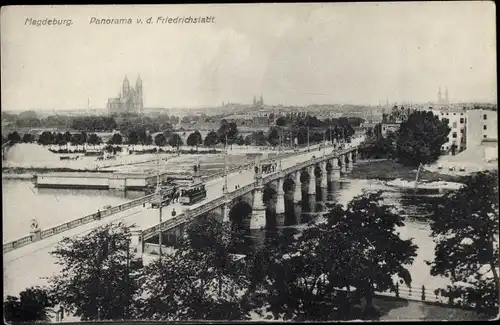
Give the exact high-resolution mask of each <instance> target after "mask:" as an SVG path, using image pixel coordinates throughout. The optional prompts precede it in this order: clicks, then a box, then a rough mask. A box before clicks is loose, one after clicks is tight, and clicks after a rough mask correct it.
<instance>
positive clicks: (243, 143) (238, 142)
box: [236, 134, 245, 146]
mask: <svg viewBox="0 0 500 325" xmlns="http://www.w3.org/2000/svg"><path fill="white" fill-rule="evenodd" d="M236 144H237V145H239V146H244V145H245V139H244V138H243V135H241V134H240V135H239V136H238V140H236Z"/></svg>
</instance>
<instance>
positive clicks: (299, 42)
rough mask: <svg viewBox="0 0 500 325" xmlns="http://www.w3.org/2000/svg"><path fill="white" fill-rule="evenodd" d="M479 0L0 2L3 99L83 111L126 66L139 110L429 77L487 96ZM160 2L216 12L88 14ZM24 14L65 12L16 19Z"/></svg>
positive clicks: (412, 87)
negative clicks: (52, 21)
mask: <svg viewBox="0 0 500 325" xmlns="http://www.w3.org/2000/svg"><path fill="white" fill-rule="evenodd" d="M488 4H489V2H474V3H471V2H462V3H457V2H454V3H378V4H377V3H349V4H340V3H337V4H335V3H332V4H281V5H277V4H255V5H211V6H203V5H196V6H186V5H182V6H168V7H165V6H156V7H157V8H154V7H153V8H152V7H151V6H137V7H135V8H128V7H127V6H115V7H113V8H109V7H99V9H97V7H96V6H84V7H81V10H78V13H76V11H75V10H74V7H63V6H55V7H52V8H51V7H44V6H33V7H24V8H18V7H7V8H5V7H3V8H2V39H3V40H2V94H3V96H2V109H4V110H9V111H24V110H29V109H34V110H65V109H87V108H88V101H89V98H90V100H91V108H103V109H105V108H106V102H107V100H108V98H110V97H114V96H115V95H116V93H117V92H118V88H117V85H120V84H121V82H122V81H123V76H124V75H125V74H126V75H128V76H129V78H134V79H135V78H136V77H137V76H138V75H140V76H141V78H142V80H143V82H144V107H145V108H153V107H155V108H156V107H165V108H169V107H179V108H185V109H188V108H201V107H217V106H220V103H221V102H225V103H227V102H231V103H243V104H246V103H251V102H252V97H253V95H254V94H263V95H264V98H265V99H266V100H265V103H266V104H268V105H271V106H272V105H280V104H282V105H284V106H292V105H293V106H308V105H315V104H316V105H321V104H325V105H327V104H332V105H333V104H353V105H372V106H376V105H377V103H379V102H380V103H381V104H382V105H383V104H384V103H385V99H386V98H388V99H389V100H390V101H391V102H398V103H399V102H413V103H428V102H434V101H435V100H436V93H437V89H438V87H442V88H443V89H444V87H447V88H448V89H449V92H450V99H449V100H450V103H457V102H492V103H496V52H495V51H496V43H495V42H496V40H495V14H494V5H492V6H491V5H490V6H488ZM164 8H168V12H167V13H168V15H169V16H172V17H174V16H181V15H192V16H198V15H203V16H205V15H212V16H214V17H215V23H214V24H205V25H163V24H158V25H157V24H152V25H137V24H134V25H98V26H97V25H96V26H94V25H89V22H88V20H89V19H90V17H98V18H123V17H129V16H130V17H131V18H132V19H133V20H135V19H136V18H140V17H149V16H152V15H154V16H153V17H156V15H167V13H163V12H164V11H166V10H165V9H164ZM19 9H22V11H21V10H19ZM7 12H8V15H6V13H7ZM25 17H33V18H34V19H35V18H36V19H40V18H43V17H48V18H51V17H58V19H59V18H62V17H65V18H69V19H73V20H74V24H73V25H72V26H68V27H36V26H35V27H32V26H24V24H25V21H24V18H25ZM257 22H258V23H257ZM479 31H481V32H480V33H479ZM145 35H146V36H145Z"/></svg>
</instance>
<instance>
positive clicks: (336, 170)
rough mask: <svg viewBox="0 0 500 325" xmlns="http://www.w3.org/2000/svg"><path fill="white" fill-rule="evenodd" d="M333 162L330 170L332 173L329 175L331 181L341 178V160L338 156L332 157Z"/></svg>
mask: <svg viewBox="0 0 500 325" xmlns="http://www.w3.org/2000/svg"><path fill="white" fill-rule="evenodd" d="M331 164H332V169H331V170H330V173H329V174H328V177H329V180H328V181H329V182H333V181H335V180H339V179H340V167H339V160H338V158H335V157H334V158H332V160H331Z"/></svg>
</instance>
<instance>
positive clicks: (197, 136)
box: [186, 131, 203, 147]
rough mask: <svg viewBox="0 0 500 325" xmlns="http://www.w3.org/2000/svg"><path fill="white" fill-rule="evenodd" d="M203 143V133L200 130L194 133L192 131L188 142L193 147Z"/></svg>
mask: <svg viewBox="0 0 500 325" xmlns="http://www.w3.org/2000/svg"><path fill="white" fill-rule="evenodd" d="M202 143H203V137H202V136H201V133H200V132H199V131H194V132H193V133H191V134H190V135H189V136H188V138H187V140H186V144H187V145H188V146H191V147H194V146H198V145H201V144H202Z"/></svg>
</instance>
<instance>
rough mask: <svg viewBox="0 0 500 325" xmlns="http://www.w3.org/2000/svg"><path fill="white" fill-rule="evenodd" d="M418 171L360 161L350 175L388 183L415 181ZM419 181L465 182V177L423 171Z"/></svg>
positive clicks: (389, 164) (391, 164)
mask: <svg viewBox="0 0 500 325" xmlns="http://www.w3.org/2000/svg"><path fill="white" fill-rule="evenodd" d="M417 169H418V168H416V167H407V166H403V165H401V164H399V163H397V162H395V161H392V160H377V161H358V162H356V163H355V164H354V168H353V170H352V172H351V173H349V177H350V178H355V179H380V180H387V181H390V180H394V179H402V180H405V181H414V180H415V177H416V175H417ZM419 180H421V181H422V180H425V181H430V182H436V181H447V182H460V181H462V180H463V176H452V175H444V174H439V173H435V172H430V171H426V170H421V171H420V177H419Z"/></svg>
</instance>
